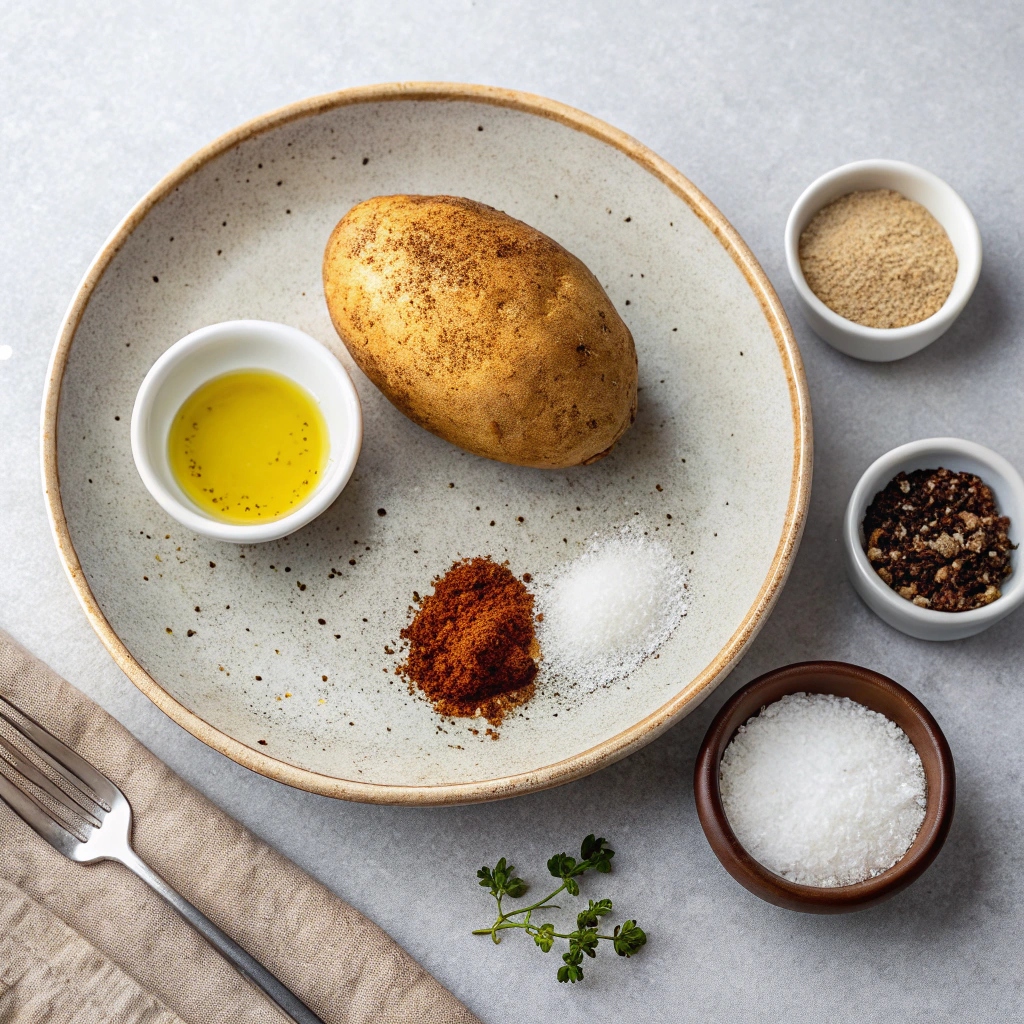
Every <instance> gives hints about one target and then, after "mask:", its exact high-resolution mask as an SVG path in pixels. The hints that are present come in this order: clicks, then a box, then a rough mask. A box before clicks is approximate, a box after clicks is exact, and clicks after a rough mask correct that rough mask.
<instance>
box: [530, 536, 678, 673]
mask: <svg viewBox="0 0 1024 1024" xmlns="http://www.w3.org/2000/svg"><path fill="white" fill-rule="evenodd" d="M538 582H539V584H540V586H539V587H538V591H537V595H536V609H537V612H538V613H539V615H543V618H540V619H539V621H538V623H537V640H538V641H539V643H540V649H541V654H542V656H543V658H544V662H543V665H544V667H545V668H546V669H547V670H548V671H550V672H552V673H554V674H556V675H558V676H560V677H561V678H563V679H565V680H567V681H568V682H570V683H576V684H578V685H580V686H581V687H582V688H583V689H584V690H586V691H587V692H590V691H593V690H595V689H596V688H597V687H598V686H600V685H603V684H605V683H610V682H611V681H612V680H614V679H621V678H622V677H623V676H627V675H629V673H630V672H632V671H634V670H635V669H636V668H637V667H639V665H640V664H641V663H642V662H643V661H644V660H645V659H646V658H648V657H650V655H652V654H653V653H654V652H655V651H656V650H657V649H658V648H659V647H660V646H661V645H662V644H663V643H664V642H665V641H666V640H667V639H668V638H669V636H670V635H671V634H672V631H673V630H674V629H675V628H676V626H677V625H678V624H679V620H680V619H681V618H682V617H683V616H684V615H685V614H686V602H685V600H684V598H685V589H686V588H685V584H686V573H685V572H684V571H683V569H682V568H681V567H680V566H679V565H678V564H677V563H676V561H675V559H674V558H673V557H672V552H671V551H670V550H669V549H668V548H667V547H666V546H665V545H664V544H662V543H660V542H658V541H654V540H651V539H650V538H648V537H645V536H644V535H643V534H642V533H641V532H640V531H638V530H634V529H625V530H621V531H619V532H618V533H616V534H615V535H614V536H613V537H611V538H608V539H605V540H598V541H595V542H594V543H593V544H591V546H590V547H589V548H588V549H587V551H585V552H584V553H583V554H582V555H581V556H580V557H579V558H577V559H575V560H574V561H572V562H569V563H568V564H567V565H565V566H562V567H561V568H559V569H558V570H557V571H556V573H555V574H554V575H553V576H552V577H550V578H549V580H548V581H547V584H546V585H544V581H543V580H541V581H538Z"/></svg>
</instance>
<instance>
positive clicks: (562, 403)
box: [323, 195, 637, 469]
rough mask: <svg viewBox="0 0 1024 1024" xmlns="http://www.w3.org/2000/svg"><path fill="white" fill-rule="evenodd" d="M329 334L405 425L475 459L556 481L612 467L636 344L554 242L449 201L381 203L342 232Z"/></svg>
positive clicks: (359, 213) (333, 251)
mask: <svg viewBox="0 0 1024 1024" xmlns="http://www.w3.org/2000/svg"><path fill="white" fill-rule="evenodd" d="M323 277H324V292H325V295H326V298H327V307H328V310H329V311H330V314H331V320H332V321H333V323H334V327H335V329H336V330H337V332H338V334H339V335H340V337H341V339H342V341H343V342H344V343H345V345H346V347H347V348H348V350H349V352H350V353H351V354H352V358H353V359H354V360H355V361H356V363H357V364H358V365H359V367H360V369H361V370H362V371H363V372H364V373H365V374H366V375H367V376H368V377H369V378H370V380H372V381H373V383H374V384H376V385H377V387H378V388H380V390H381V391H382V392H384V394H385V396H387V398H388V399H389V400H390V401H391V402H392V403H393V404H394V405H395V406H396V407H397V408H398V409H400V410H401V411H402V412H403V413H405V415H406V416H408V417H409V418H410V419H411V420H413V421H414V422H415V423H418V424H419V425H420V426H421V427H424V428H425V429H427V430H429V431H431V433H434V434H437V435H438V436H439V437H442V438H444V439H445V440H447V441H450V442H451V443H452V444H455V445H458V446H459V447H460V448H464V449H465V450H466V451H469V452H473V453H474V454H476V455H482V456H484V457H486V458H489V459H497V460H498V461H499V462H510V463H515V464H517V465H522V466H534V467H538V468H543V469H558V468H562V467H566V466H576V465H580V464H585V463H588V462H593V461H595V460H596V459H599V458H601V457H602V456H604V455H607V454H608V452H609V451H610V450H611V447H612V445H614V444H615V442H616V441H617V440H618V439H619V437H621V436H622V433H623V432H624V431H625V430H626V428H627V427H628V426H629V425H630V423H632V422H633V420H634V418H635V417H636V398H637V360H636V349H635V347H634V345H633V338H632V335H631V334H630V333H629V329H628V328H627V327H626V325H625V324H624V323H623V322H622V320H621V318H620V317H619V315H618V313H616V311H615V307H614V306H613V305H612V303H611V300H610V299H609V298H608V296H607V295H606V294H605V292H604V289H603V288H602V287H601V285H600V284H599V283H598V281H597V279H596V278H595V277H594V275H593V274H592V273H591V272H590V271H589V270H588V269H587V267H586V266H585V265H584V264H583V263H582V262H581V261H580V260H578V259H577V258H576V257H575V256H573V255H572V253H570V252H567V251H566V250H565V249H563V248H562V246H560V245H559V244H558V243H557V242H555V241H553V240H552V239H550V238H548V237H547V235H544V234H541V232H539V231H537V230H536V229H534V228H532V227H530V226H529V225H527V224H524V223H523V222H522V221H518V220H515V219H514V218H512V217H510V216H508V214H505V213H502V212H500V211H499V210H495V209H493V208H492V207H490V206H484V205H483V204H482V203H477V202H474V201H473V200H470V199H462V198H459V197H456V196H406V195H399V196H378V197H376V198H374V199H369V200H367V201H366V202H363V203H359V204H358V205H357V206H354V207H353V208H352V209H351V210H349V212H348V213H347V214H345V216H344V217H343V218H342V220H341V221H340V222H339V223H338V225H337V226H336V227H335V229H334V231H333V232H332V234H331V237H330V240H329V241H328V243H327V249H326V251H325V253H324V264H323Z"/></svg>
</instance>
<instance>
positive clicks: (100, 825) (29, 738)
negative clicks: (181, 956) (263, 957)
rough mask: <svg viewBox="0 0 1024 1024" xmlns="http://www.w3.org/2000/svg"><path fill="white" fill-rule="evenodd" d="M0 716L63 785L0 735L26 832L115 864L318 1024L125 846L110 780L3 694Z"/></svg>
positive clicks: (80, 857)
mask: <svg viewBox="0 0 1024 1024" xmlns="http://www.w3.org/2000/svg"><path fill="white" fill-rule="evenodd" d="M12 710H15V711H17V713H18V715H19V716H21V717H22V718H24V719H25V720H26V721H25V722H19V721H18V720H17V719H16V718H15V717H12V715H11V714H10V712H11V711H12ZM0 719H3V720H4V721H5V722H6V723H7V724H8V725H9V726H10V727H11V728H12V729H13V730H14V731H15V733H16V734H17V735H18V737H19V739H20V740H21V742H22V743H23V744H24V746H25V747H26V748H27V749H28V750H30V751H31V752H32V753H33V754H34V755H35V756H36V757H38V758H39V759H40V760H41V761H43V762H45V763H46V764H48V765H49V766H50V768H52V769H53V771H55V772H56V773H57V774H58V775H59V776H60V777H61V778H62V779H63V780H64V781H65V782H66V783H67V784H68V788H69V790H70V792H65V791H64V790H63V789H62V788H60V787H58V786H56V785H54V784H53V782H51V781H50V779H48V778H47V777H46V775H45V774H44V773H43V772H41V771H40V770H39V769H38V768H37V767H36V766H35V765H34V764H33V763H32V762H31V761H30V760H29V759H28V758H26V757H25V756H24V754H23V753H22V752H21V751H20V750H18V748H17V747H16V746H14V745H13V744H12V743H11V742H10V741H8V740H7V739H5V738H4V736H3V735H0V747H2V748H3V750H4V752H5V754H6V757H5V758H4V760H5V761H6V763H7V764H8V765H11V766H12V767H13V768H14V770H15V772H17V775H18V779H17V784H15V782H12V781H11V779H9V778H8V777H7V776H6V775H5V774H4V773H3V772H0V798H3V800H4V802H5V803H7V805H8V806H9V807H10V808H11V810H13V811H14V812H15V813H17V814H18V815H20V817H21V818H22V820H23V821H24V822H25V823H26V824H27V825H28V826H29V827H30V828H32V829H34V830H35V831H36V832H38V833H39V835H41V836H42V837H43V839H45V840H46V841H47V842H48V843H49V844H50V845H51V846H52V847H53V848H54V849H55V850H58V851H59V852H60V853H63V854H64V856H65V857H69V858H70V859H71V860H73V861H77V862H78V863H79V864H94V863H96V862H97V861H101V860H115V861H118V862H119V863H120V864H123V865H124V866H125V867H126V868H128V869H129V870H130V871H134V872H135V874H136V875H138V876H139V878H141V879H142V880H143V881H144V882H145V883H146V884H147V885H149V886H150V887H151V888H152V889H153V890H154V891H156V892H158V893H159V894H160V895H161V896H162V897H163V898H164V899H165V900H167V902H168V903H170V905H171V906H172V907H174V909H175V910H176V911H178V913H179V914H181V916H182V917H183V918H185V920H186V921H188V922H189V924H191V925H192V926H193V927H194V928H195V929H196V930H197V931H198V932H200V934H202V935H203V937H204V938H205V939H206V940H207V941H208V942H209V943H210V945H212V946H214V947H215V948H216V949H218V950H219V951H220V952H221V953H223V954H224V956H226V957H227V958H228V960H230V961H231V962H232V963H233V964H234V965H235V967H237V968H238V970H239V971H240V972H241V973H242V974H243V975H244V976H245V977H246V978H248V979H249V981H251V982H252V983H253V984H254V985H256V986H257V987H259V988H261V989H262V990H263V991H264V992H266V994H267V995H268V996H270V998H271V999H272V1000H273V1001H274V1002H275V1003H276V1004H277V1005H278V1006H279V1007H280V1008H281V1009H282V1010H283V1011H284V1012H285V1013H286V1014H287V1015H288V1016H290V1017H291V1018H292V1019H293V1020H295V1021H296V1022H297V1024H323V1021H322V1020H321V1019H320V1018H319V1017H318V1016H317V1015H316V1014H315V1013H313V1011H312V1010H310V1009H309V1007H308V1006H306V1005H305V1003H303V1002H302V1001H301V1000H300V999H299V998H298V997H297V996H295V995H294V994H293V993H292V992H290V991H289V990H288V989H287V988H286V987H285V986H284V985H282V984H281V982H279V981H278V980H277V978H275V977H274V975H273V974H271V973H270V971H268V970H267V969H266V968H265V967H264V966H263V965H262V964H261V963H259V962H258V961H257V960H255V959H254V958H253V957H251V956H250V955H249V954H248V953H247V952H246V951H245V950H244V949H242V947H241V946H239V945H238V943H237V942H235V941H234V939H232V938H230V937H229V936H228V935H226V934H225V933H224V932H222V931H221V930H220V929H219V928H218V927H217V926H216V925H215V924H214V923H213V922H212V921H211V920H210V919H209V918H208V917H206V916H205V915H204V914H203V913H201V912H200V911H199V910H197V909H196V908H195V907H193V906H192V904H191V903H189V902H188V900H186V899H185V898H184V897H182V896H180V895H179V894H178V893H177V892H175V891H174V889H172V888H171V886H170V885H168V884H167V882H165V881H164V880H163V879H162V878H161V877H160V876H159V875H158V874H157V873H156V872H155V871H154V870H153V869H152V868H151V867H150V866H149V865H148V864H146V863H145V861H143V860H142V858H141V857H139V855H138V854H137V853H136V852H135V851H134V850H133V849H132V844H131V832H132V809H131V806H130V805H129V803H128V800H127V798H126V797H125V795H124V793H122V792H121V790H120V789H118V788H117V786H115V785H114V784H113V783H112V782H111V781H110V779H108V778H107V777H106V776H105V775H103V774H102V773H101V772H99V771H98V770H97V769H96V768H95V767H93V765H91V764H90V763H89V762H88V761H86V760H85V758H84V757H82V756H81V755H80V754H76V753H75V751H73V750H72V749H71V748H70V747H68V746H66V745H65V744H63V743H61V741H60V740H58V739H57V738H56V737H55V736H53V735H51V734H50V733H48V732H47V731H46V730H45V729H44V728H43V727H42V726H41V725H39V723H38V722H35V721H33V720H32V719H31V718H29V716H28V715H26V714H25V713H24V712H23V711H21V710H20V709H17V708H14V706H13V705H12V704H10V703H9V702H8V701H6V700H5V699H4V698H3V697H0ZM22 780H24V782H23V781H22ZM33 786H36V787H38V788H39V789H40V790H42V791H43V792H44V793H46V794H47V795H48V796H49V797H50V798H51V799H52V800H54V801H56V802H57V803H58V804H59V805H60V806H61V807H62V808H63V809H64V810H65V811H66V812H67V814H68V820H67V821H64V820H59V819H58V818H57V817H55V816H54V814H53V812H52V811H50V810H49V809H48V808H47V807H46V805H45V804H43V803H42V802H40V800H39V799H38V798H37V797H36V796H35V795H34V793H33V789H32V787H33Z"/></svg>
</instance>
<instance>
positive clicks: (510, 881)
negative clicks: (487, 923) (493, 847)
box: [473, 833, 647, 984]
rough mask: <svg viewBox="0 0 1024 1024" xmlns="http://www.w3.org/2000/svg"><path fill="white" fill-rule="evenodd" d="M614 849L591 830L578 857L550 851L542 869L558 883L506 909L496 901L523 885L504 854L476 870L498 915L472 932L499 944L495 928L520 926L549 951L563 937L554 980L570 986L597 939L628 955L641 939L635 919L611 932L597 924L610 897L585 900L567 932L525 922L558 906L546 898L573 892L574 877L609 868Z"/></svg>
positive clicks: (519, 891) (575, 892)
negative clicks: (531, 899) (564, 945)
mask: <svg viewBox="0 0 1024 1024" xmlns="http://www.w3.org/2000/svg"><path fill="white" fill-rule="evenodd" d="M614 856H615V851H614V850H613V849H611V848H610V847H609V846H608V842H607V840H605V839H595V838H594V835H593V833H591V834H590V835H589V836H587V838H586V839H584V840H583V843H582V844H581V846H580V857H581V859H580V860H576V858H575V857H570V856H569V855H568V854H565V853H556V854H555V855H554V856H553V857H552V858H551V859H550V860H549V861H548V871H549V872H551V874H552V875H553V876H554V877H555V878H560V879H561V880H562V884H561V885H559V887H558V888H557V889H555V890H554V891H553V892H551V893H548V895H547V896H545V897H544V899H542V900H538V901H537V902H536V903H531V904H530V905H529V906H526V907H518V908H516V909H515V910H506V909H505V908H504V907H503V906H502V900H503V899H505V898H506V897H510V898H512V899H518V898H519V897H520V896H522V895H523V894H524V893H525V892H526V890H527V888H528V886H527V884H526V882H524V881H523V880H522V879H521V878H518V877H517V876H516V869H515V865H513V864H509V863H507V862H506V860H505V858H504V857H502V858H501V860H499V861H498V863H497V864H496V865H495V866H494V867H493V868H488V867H483V868H481V869H480V870H479V871H478V872H477V873H476V875H477V878H479V879H480V885H482V886H483V887H484V888H486V889H489V890H490V893H491V895H492V896H493V897H494V899H495V900H496V901H497V904H498V916H497V918H496V919H495V922H494V924H492V925H491V927H490V928H477V929H476V930H475V931H474V932H473V934H474V935H490V937H491V938H492V939H493V940H494V942H495V943H498V942H501V934H500V933H501V932H503V931H506V930H507V929H509V928H521V929H522V930H523V931H525V932H526V934H527V935H532V936H533V941H534V942H535V943H536V944H537V945H538V946H539V947H540V948H541V950H542V951H543V952H545V953H548V952H550V951H551V947H552V946H553V945H554V944H555V939H568V941H569V951H568V952H567V953H563V954H562V960H563V961H564V963H563V965H562V966H561V967H559V968H558V980H559V981H568V982H572V983H574V984H575V982H577V981H582V980H583V957H584V955H586V956H589V957H595V956H597V946H598V943H599V942H600V941H601V940H602V939H607V940H608V941H609V942H611V943H612V947H613V948H614V950H615V952H616V953H618V954H619V956H632V955H633V954H634V953H636V952H637V951H638V950H639V949H640V947H641V946H642V945H643V944H644V943H645V942H646V941H647V936H646V935H645V934H644V930H643V929H642V928H640V927H639V926H638V925H637V923H636V921H626V922H624V923H623V924H620V925H616V926H615V928H614V929H613V931H612V933H611V935H602V934H601V933H600V932H599V931H598V928H599V927H600V924H601V918H602V917H605V916H607V915H608V914H609V913H611V910H612V901H611V900H598V901H597V902H596V903H595V902H594V901H593V900H588V904H589V905H588V906H587V909H586V910H583V911H581V912H580V913H579V914H577V915H576V930H575V931H572V932H556V931H555V926H554V925H553V924H534V923H533V921H532V920H531V918H532V916H533V914H534V912H535V911H538V910H558V909H560V908H559V906H558V904H557V903H552V902H551V901H552V900H553V899H554V898H555V897H556V896H557V895H558V894H559V893H560V892H563V891H564V892H567V893H569V895H570V896H579V894H580V886H579V882H577V881H576V879H577V878H579V877H580V876H581V875H585V874H586V873H587V872H588V871H597V872H600V873H601V874H603V875H606V874H608V872H609V871H611V869H612V857H614Z"/></svg>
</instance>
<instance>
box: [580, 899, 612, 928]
mask: <svg viewBox="0 0 1024 1024" xmlns="http://www.w3.org/2000/svg"><path fill="white" fill-rule="evenodd" d="M611 909H612V901H611V900H598V901H597V903H595V902H594V901H593V900H590V906H589V907H587V909H586V910H584V911H582V912H581V913H579V914H577V915H576V927H577V928H596V927H597V924H598V918H601V917H604V915H605V914H607V913H610V912H611Z"/></svg>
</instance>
